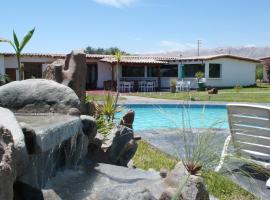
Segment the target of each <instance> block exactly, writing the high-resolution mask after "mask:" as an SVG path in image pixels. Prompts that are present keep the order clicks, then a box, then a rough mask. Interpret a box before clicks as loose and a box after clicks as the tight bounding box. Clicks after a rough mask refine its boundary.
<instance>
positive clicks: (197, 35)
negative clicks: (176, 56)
mask: <svg viewBox="0 0 270 200" xmlns="http://www.w3.org/2000/svg"><path fill="white" fill-rule="evenodd" d="M269 8H270V1H269V0H222V1H221V0H65V1H64V0H44V1H37V0H25V1H21V0H13V1H8V0H5V1H4V2H1V12H0V19H1V20H0V27H1V28H0V37H4V38H11V37H12V30H13V29H15V31H16V32H17V34H18V35H19V37H20V38H21V37H22V36H23V35H24V34H25V33H26V32H27V31H28V30H30V29H31V28H32V27H34V26H35V27H36V32H35V34H34V36H33V39H32V40H31V41H30V43H29V44H28V46H27V47H26V48H25V50H24V52H44V53H47V52H50V53H67V52H69V51H70V50H71V49H80V48H84V47H86V46H88V45H90V46H93V47H105V48H106V47H111V46H117V47H120V48H121V49H123V50H126V51H128V52H131V53H148V52H163V51H171V50H185V49H190V48H195V45H196V41H197V40H198V39H201V40H202V43H203V44H202V48H213V47H220V46H245V45H250V46H270V12H269ZM3 51H4V52H11V51H12V49H11V48H10V47H9V46H8V45H7V44H2V43H0V52H3Z"/></svg>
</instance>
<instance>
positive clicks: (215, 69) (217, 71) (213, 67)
mask: <svg viewBox="0 0 270 200" xmlns="http://www.w3.org/2000/svg"><path fill="white" fill-rule="evenodd" d="M220 77H221V64H214V63H210V64H209V78H220Z"/></svg>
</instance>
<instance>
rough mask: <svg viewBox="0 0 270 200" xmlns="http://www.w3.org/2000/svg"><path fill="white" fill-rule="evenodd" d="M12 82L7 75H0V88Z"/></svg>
mask: <svg viewBox="0 0 270 200" xmlns="http://www.w3.org/2000/svg"><path fill="white" fill-rule="evenodd" d="M9 81H10V77H9V76H8V75H7V74H0V86H1V85H4V84H6V83H7V82H9Z"/></svg>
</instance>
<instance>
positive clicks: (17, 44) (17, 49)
mask: <svg viewBox="0 0 270 200" xmlns="http://www.w3.org/2000/svg"><path fill="white" fill-rule="evenodd" d="M34 32H35V28H33V29H32V30H30V31H29V32H28V33H27V34H26V35H25V36H24V38H23V39H22V41H21V42H19V40H18V37H17V35H16V33H15V31H14V30H13V41H11V40H7V39H3V38H0V42H6V43H9V44H10V45H11V46H12V48H13V49H14V50H15V53H16V57H17V64H18V69H19V80H22V79H23V69H22V66H21V53H22V50H23V49H24V47H25V46H26V44H27V43H28V42H29V41H30V39H31V38H32V36H33V34H34Z"/></svg>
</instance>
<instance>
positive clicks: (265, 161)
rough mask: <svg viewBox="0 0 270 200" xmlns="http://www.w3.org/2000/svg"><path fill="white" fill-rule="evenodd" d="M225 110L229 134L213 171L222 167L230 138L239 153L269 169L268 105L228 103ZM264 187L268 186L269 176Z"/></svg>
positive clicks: (269, 186) (269, 114) (269, 123)
mask: <svg viewBox="0 0 270 200" xmlns="http://www.w3.org/2000/svg"><path fill="white" fill-rule="evenodd" d="M227 110H228V117H229V125H230V132H231V135H230V136H228V137H227V139H226V140H225V143H224V147H223V150H222V154H221V159H220V162H219V165H218V166H217V167H216V169H215V171H219V170H220V169H221V168H222V166H223V164H224V159H225V157H226V155H227V149H228V146H229V143H230V141H231V140H232V141H233V144H234V147H235V148H236V150H237V151H238V152H239V154H240V155H244V156H247V157H248V159H250V160H252V162H254V163H256V164H258V165H261V166H263V167H265V168H266V169H270V107H266V106H257V105H248V104H228V105H227ZM266 187H267V188H270V178H269V179H268V181H267V182H266Z"/></svg>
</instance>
